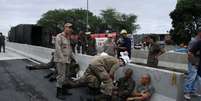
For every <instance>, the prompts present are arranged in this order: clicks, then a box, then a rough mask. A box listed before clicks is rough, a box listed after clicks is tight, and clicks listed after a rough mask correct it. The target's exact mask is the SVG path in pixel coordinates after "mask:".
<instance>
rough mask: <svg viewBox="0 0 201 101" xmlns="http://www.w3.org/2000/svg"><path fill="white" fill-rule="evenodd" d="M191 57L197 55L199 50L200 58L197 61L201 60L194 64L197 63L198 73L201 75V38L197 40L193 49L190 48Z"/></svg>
mask: <svg viewBox="0 0 201 101" xmlns="http://www.w3.org/2000/svg"><path fill="white" fill-rule="evenodd" d="M189 52H190V53H189V55H188V56H189V59H192V58H193V57H195V56H196V54H197V52H199V58H198V59H197V61H199V63H198V64H196V63H195V64H193V65H197V70H198V71H197V73H198V75H199V76H200V77H201V54H200V53H201V40H199V41H197V42H196V43H195V44H194V45H193V46H192V47H191V49H189Z"/></svg>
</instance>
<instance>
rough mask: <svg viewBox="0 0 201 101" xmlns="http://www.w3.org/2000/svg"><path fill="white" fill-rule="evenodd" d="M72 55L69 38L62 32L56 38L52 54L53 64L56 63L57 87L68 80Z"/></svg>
mask: <svg viewBox="0 0 201 101" xmlns="http://www.w3.org/2000/svg"><path fill="white" fill-rule="evenodd" d="M72 55H73V54H72V48H71V45H70V37H68V38H67V37H66V35H65V33H64V32H62V33H60V34H58V35H57V36H56V41H55V54H54V62H56V67H57V68H56V69H57V72H58V76H57V87H62V86H63V85H64V81H65V80H68V79H69V75H70V62H71V58H72ZM66 77H67V78H66Z"/></svg>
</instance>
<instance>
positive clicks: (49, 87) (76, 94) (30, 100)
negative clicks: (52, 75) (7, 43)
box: [0, 59, 91, 101]
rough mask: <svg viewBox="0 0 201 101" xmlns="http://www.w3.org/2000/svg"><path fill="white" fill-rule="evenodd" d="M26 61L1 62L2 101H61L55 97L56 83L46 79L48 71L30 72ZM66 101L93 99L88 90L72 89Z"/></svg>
mask: <svg viewBox="0 0 201 101" xmlns="http://www.w3.org/2000/svg"><path fill="white" fill-rule="evenodd" d="M30 64H34V63H33V62H31V61H29V60H26V59H16V60H1V61H0V101H60V100H58V99H57V98H56V97H55V93H56V88H55V83H54V82H53V83H50V82H49V81H48V80H47V79H45V78H44V75H45V74H47V72H48V71H46V70H35V71H30V70H27V69H25V66H26V65H30ZM70 92H71V93H73V95H72V96H66V97H67V99H66V101H87V99H88V100H89V99H91V96H89V95H88V90H87V88H79V89H71V90H70Z"/></svg>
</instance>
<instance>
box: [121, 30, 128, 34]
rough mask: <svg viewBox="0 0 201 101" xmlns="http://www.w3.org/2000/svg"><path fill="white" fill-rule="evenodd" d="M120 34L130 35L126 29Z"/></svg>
mask: <svg viewBox="0 0 201 101" xmlns="http://www.w3.org/2000/svg"><path fill="white" fill-rule="evenodd" d="M120 34H128V32H127V31H126V30H125V29H122V30H121V33H120Z"/></svg>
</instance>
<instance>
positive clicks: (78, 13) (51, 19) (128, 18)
mask: <svg viewBox="0 0 201 101" xmlns="http://www.w3.org/2000/svg"><path fill="white" fill-rule="evenodd" d="M87 12H88V17H89V26H90V28H89V30H90V31H91V32H96V33H100V32H105V30H111V31H120V30H121V29H127V30H128V32H130V33H132V32H135V31H136V29H138V28H139V25H137V24H135V23H136V19H137V16H136V15H126V14H121V13H119V12H117V11H116V10H115V9H107V10H102V12H101V16H95V15H93V13H92V12H90V11H87V10H83V9H70V10H64V9H55V10H50V11H48V12H46V13H45V14H43V15H42V18H41V19H40V20H38V22H37V24H38V25H40V26H43V27H45V28H46V29H47V30H48V31H49V32H55V33H58V32H61V31H62V30H63V25H64V24H65V23H66V22H71V23H73V26H74V31H75V33H78V32H79V31H86V15H87Z"/></svg>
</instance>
